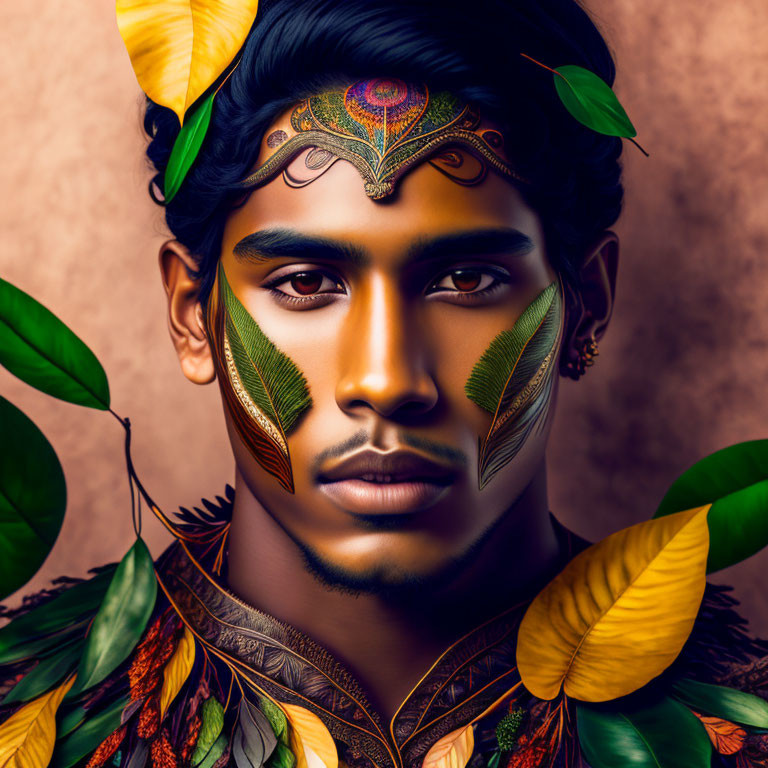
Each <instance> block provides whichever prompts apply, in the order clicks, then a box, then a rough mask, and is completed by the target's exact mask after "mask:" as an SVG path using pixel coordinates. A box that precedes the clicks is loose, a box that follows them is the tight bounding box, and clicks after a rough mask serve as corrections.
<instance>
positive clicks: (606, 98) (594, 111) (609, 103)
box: [552, 64, 637, 138]
mask: <svg viewBox="0 0 768 768" xmlns="http://www.w3.org/2000/svg"><path fill="white" fill-rule="evenodd" d="M555 72H556V73H557V74H553V75H552V77H554V78H555V88H556V89H557V95H558V96H559V97H560V101H562V102H563V105H564V106H565V108H566V109H567V110H568V111H569V112H570V113H571V115H573V117H575V118H576V119H577V120H578V121H579V122H580V123H582V124H583V125H586V126H587V128H591V129H592V130H593V131H597V132H598V133H604V134H607V135H608V136H626V137H627V138H631V137H632V136H637V131H636V130H635V126H634V125H632V122H631V121H630V119H629V117H628V116H627V113H626V112H625V111H624V107H622V106H621V104H620V103H619V100H618V99H617V98H616V94H615V93H614V92H613V91H612V90H611V86H610V85H608V83H606V82H605V80H603V79H601V78H600V77H598V76H597V75H596V74H595V73H594V72H590V71H589V70H588V69H584V67H579V66H576V65H575V64H567V65H565V66H564V67H557V68H556V69H555Z"/></svg>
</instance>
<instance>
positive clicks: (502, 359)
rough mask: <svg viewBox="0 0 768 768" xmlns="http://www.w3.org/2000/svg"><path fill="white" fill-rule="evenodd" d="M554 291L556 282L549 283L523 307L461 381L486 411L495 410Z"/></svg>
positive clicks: (549, 305)
mask: <svg viewBox="0 0 768 768" xmlns="http://www.w3.org/2000/svg"><path fill="white" fill-rule="evenodd" d="M556 295H557V283H551V284H550V285H548V286H547V287H546V288H545V289H544V290H543V291H542V292H541V293H540V294H539V295H538V296H537V297H536V298H535V299H534V300H533V301H532V302H531V303H530V304H529V305H528V306H527V307H526V308H525V310H523V313H522V314H521V315H520V317H518V318H517V320H516V321H515V324H514V325H513V326H512V328H511V330H508V331H502V332H501V333H500V334H499V335H498V336H496V338H495V339H494V340H493V341H492V342H491V343H490V345H489V346H488V349H486V350H485V352H483V354H482V357H481V358H480V359H479V360H478V361H477V363H475V366H474V368H473V369H472V373H471V374H470V375H469V378H468V379H467V383H466V384H465V385H464V392H465V393H466V395H467V397H468V398H469V399H470V400H472V402H473V403H476V404H477V405H479V406H480V407H481V408H483V409H484V410H486V411H488V412H489V413H496V410H497V408H498V406H499V401H500V400H501V398H502V395H503V394H504V391H505V389H507V388H508V386H509V383H510V378H511V377H513V376H514V375H515V373H516V370H517V366H518V364H519V361H520V359H521V355H522V354H523V352H524V351H525V349H526V347H527V345H528V343H529V342H530V340H531V339H532V338H533V336H534V335H535V333H536V331H538V330H539V327H540V326H541V324H542V322H544V319H545V317H546V316H547V312H548V311H549V309H550V307H551V306H552V303H553V301H554V300H555V297H556ZM534 370H535V368H534ZM518 373H519V371H518ZM530 373H531V374H532V373H533V371H530ZM515 378H519V376H516V377H515ZM528 378H530V376H529V377H527V378H525V377H523V378H522V379H521V382H522V383H524V382H525V381H527V379H528ZM518 383H520V382H518Z"/></svg>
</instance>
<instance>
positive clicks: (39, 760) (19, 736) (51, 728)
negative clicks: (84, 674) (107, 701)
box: [0, 678, 74, 768]
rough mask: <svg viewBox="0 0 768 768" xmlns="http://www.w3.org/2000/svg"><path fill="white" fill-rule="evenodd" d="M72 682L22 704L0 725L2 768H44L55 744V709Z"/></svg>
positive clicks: (67, 682)
mask: <svg viewBox="0 0 768 768" xmlns="http://www.w3.org/2000/svg"><path fill="white" fill-rule="evenodd" d="M73 680H74V678H69V679H68V680H66V681H65V682H64V683H62V684H61V685H60V686H58V688H54V689H53V690H52V691H50V692H48V693H46V694H44V695H43V696H40V697H38V698H37V699H34V700H33V701H30V702H29V704H25V705H24V706H23V707H22V708H21V709H19V710H18V711H17V712H14V713H13V714H12V715H11V716H10V717H9V718H8V719H7V720H6V721H5V722H4V723H3V724H2V725H0V765H1V766H3V768H46V766H47V765H48V762H49V761H50V759H51V754H52V753H53V745H54V742H55V741H56V710H57V709H58V708H59V704H61V700H62V699H63V698H64V696H65V694H66V693H67V691H68V690H69V689H70V688H71V687H72V682H73Z"/></svg>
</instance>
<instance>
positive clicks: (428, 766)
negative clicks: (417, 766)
mask: <svg viewBox="0 0 768 768" xmlns="http://www.w3.org/2000/svg"><path fill="white" fill-rule="evenodd" d="M474 747H475V732H474V729H473V728H472V725H471V724H470V725H465V726H462V727H461V728H457V729H456V730H455V731H451V732H450V733H448V734H446V735H445V736H443V738H442V739H440V740H439V741H436V742H435V743H434V744H433V745H432V747H431V748H430V750H429V752H427V754H426V756H425V758H424V762H423V763H422V766H423V768H464V766H465V765H466V764H467V763H468V762H469V759H470V758H471V757H472V750H473V749H474Z"/></svg>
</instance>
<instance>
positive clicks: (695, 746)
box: [576, 699, 712, 768]
mask: <svg viewBox="0 0 768 768" xmlns="http://www.w3.org/2000/svg"><path fill="white" fill-rule="evenodd" d="M576 719H577V728H578V733H579V743H580V744H581V749H582V751H583V752H584V756H585V757H586V759H587V762H588V763H589V765H590V766H591V768H625V767H626V766H632V768H710V761H711V757H712V745H711V743H710V741H709V737H708V736H707V732H706V730H705V729H704V726H703V725H702V724H701V722H700V721H699V720H698V718H697V717H696V716H695V715H694V714H693V713H692V712H691V711H690V710H689V709H688V708H686V707H684V706H683V705H682V704H680V702H678V701H675V700H674V699H663V700H662V701H661V702H659V703H658V704H656V705H655V706H651V707H646V708H643V709H636V710H633V711H625V712H613V711H608V710H601V709H593V708H588V707H584V706H577V707H576Z"/></svg>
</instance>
